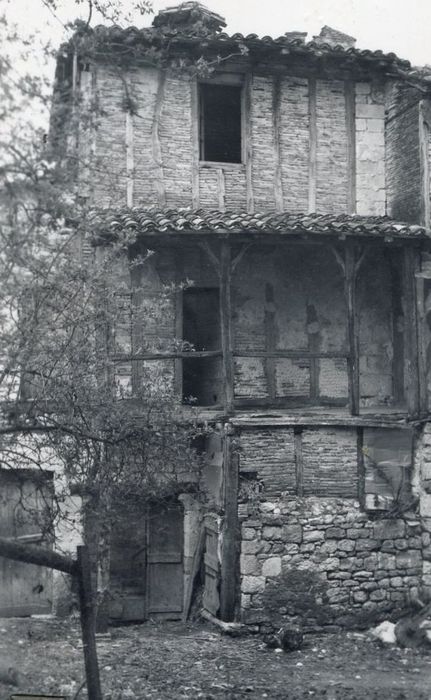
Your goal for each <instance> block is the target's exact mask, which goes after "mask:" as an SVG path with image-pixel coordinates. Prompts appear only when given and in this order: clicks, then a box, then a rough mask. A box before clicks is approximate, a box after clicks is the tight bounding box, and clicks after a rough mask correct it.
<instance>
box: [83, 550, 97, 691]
mask: <svg viewBox="0 0 431 700" xmlns="http://www.w3.org/2000/svg"><path fill="white" fill-rule="evenodd" d="M77 577H78V595H79V608H80V617H81V630H82V643H83V652H84V663H85V675H86V679H87V694H88V698H89V700H102V689H101V687H100V676H99V664H98V661H97V649H96V605H95V602H96V601H95V599H94V592H93V585H92V581H91V566H90V556H89V553H88V548H87V547H85V546H80V547H78V548H77Z"/></svg>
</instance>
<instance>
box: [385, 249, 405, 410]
mask: <svg viewBox="0 0 431 700" xmlns="http://www.w3.org/2000/svg"><path fill="white" fill-rule="evenodd" d="M397 252H398V251H391V250H389V251H388V260H389V266H390V275H391V291H392V345H393V359H392V391H393V396H394V399H395V403H396V404H401V405H402V404H403V402H404V330H403V325H404V312H403V299H402V296H403V283H402V274H401V269H402V268H401V264H400V263H401V257H400V255H399V253H398V254H395V253H397Z"/></svg>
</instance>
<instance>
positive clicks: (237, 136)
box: [200, 84, 242, 163]
mask: <svg viewBox="0 0 431 700" xmlns="http://www.w3.org/2000/svg"><path fill="white" fill-rule="evenodd" d="M200 159H201V160H207V161H215V162H218V163H241V160H242V159H241V88H240V87H239V86H237V85H206V84H203V85H201V86H200Z"/></svg>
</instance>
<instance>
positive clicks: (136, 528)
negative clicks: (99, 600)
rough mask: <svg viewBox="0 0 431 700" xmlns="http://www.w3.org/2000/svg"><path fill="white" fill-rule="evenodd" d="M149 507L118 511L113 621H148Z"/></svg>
mask: <svg viewBox="0 0 431 700" xmlns="http://www.w3.org/2000/svg"><path fill="white" fill-rule="evenodd" d="M146 555H147V517H146V507H145V506H141V507H139V506H138V505H136V504H134V505H133V506H131V507H130V508H129V509H128V510H127V513H124V509H119V513H118V515H117V516H116V518H115V525H114V527H113V528H112V532H111V559H110V593H111V598H110V605H109V616H110V617H111V618H112V619H114V620H123V621H132V620H136V621H140V620H145V612H146V604H145V601H146V591H147V588H146V566H147V563H146V562H147V559H146Z"/></svg>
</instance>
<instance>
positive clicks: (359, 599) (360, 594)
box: [352, 591, 368, 603]
mask: <svg viewBox="0 0 431 700" xmlns="http://www.w3.org/2000/svg"><path fill="white" fill-rule="evenodd" d="M352 600H353V602H354V603H365V601H366V600H368V594H367V593H366V592H365V591H353V592H352Z"/></svg>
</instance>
